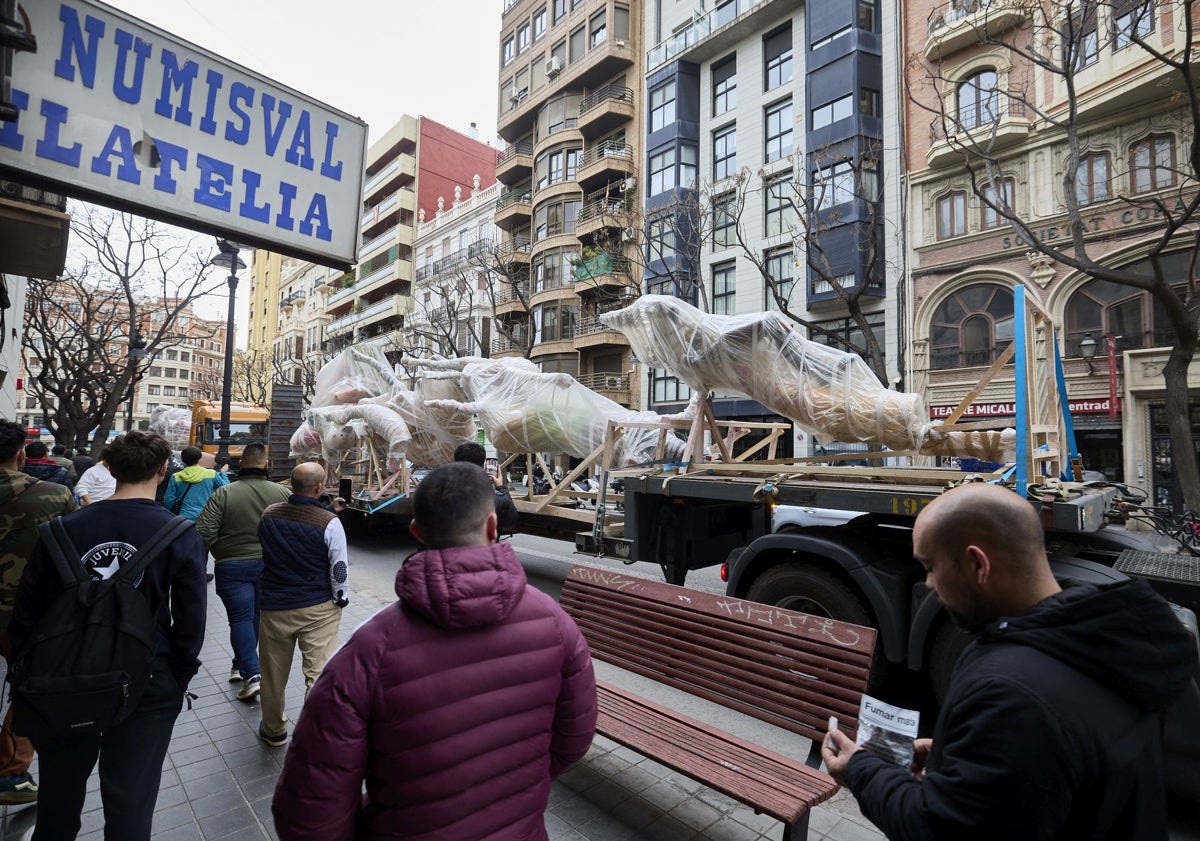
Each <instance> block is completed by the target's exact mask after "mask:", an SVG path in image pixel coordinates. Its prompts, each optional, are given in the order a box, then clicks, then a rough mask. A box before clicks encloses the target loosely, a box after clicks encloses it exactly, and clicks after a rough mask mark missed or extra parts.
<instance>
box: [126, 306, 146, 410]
mask: <svg viewBox="0 0 1200 841" xmlns="http://www.w3.org/2000/svg"><path fill="white" fill-rule="evenodd" d="M145 358H146V340H145V339H143V338H142V333H141V331H140V330H138V328H137V325H136V324H135V325H134V327H133V331H132V333H131V334H130V337H129V367H130V369H131V370H130V373H129V381H130V382H129V402H128V403H126V404H125V431H126V432H132V431H133V401H134V399H135V398H136V397H137V387H138V382H140V381H141V374H140V372H139V370H138V362H140V361H141V360H143V359H145Z"/></svg>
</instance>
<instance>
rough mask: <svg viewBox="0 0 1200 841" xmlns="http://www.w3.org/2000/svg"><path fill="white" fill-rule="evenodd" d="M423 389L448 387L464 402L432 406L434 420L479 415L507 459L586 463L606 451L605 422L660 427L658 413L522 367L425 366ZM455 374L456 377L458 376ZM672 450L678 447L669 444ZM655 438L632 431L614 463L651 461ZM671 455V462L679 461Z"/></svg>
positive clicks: (486, 362)
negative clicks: (542, 456)
mask: <svg viewBox="0 0 1200 841" xmlns="http://www.w3.org/2000/svg"><path fill="white" fill-rule="evenodd" d="M428 367H430V368H433V369H434V370H433V371H430V372H429V373H427V374H426V375H425V376H424V378H423V379H422V383H424V384H426V385H427V386H428V387H430V388H435V387H436V385H435V384H436V383H439V382H443V381H447V380H449V381H450V382H452V383H456V384H457V385H458V386H459V387H460V388H461V390H462V392H463V396H464V397H465V398H466V399H465V400H461V399H454V398H434V399H429V400H426V401H425V405H426V406H427V407H429V408H430V409H431V410H434V411H437V412H446V411H449V412H458V413H461V414H462V415H463V416H466V417H469V416H470V415H472V414H474V415H476V416H477V417H478V418H479V422H480V423H481V424H482V425H483V429H484V432H485V433H486V434H487V437H488V438H489V439H490V440H491V442H492V444H493V445H495V447H496V449H498V450H500V451H502V452H508V453H567V454H569V455H572V456H575V457H576V458H586V457H587V456H589V455H591V454H592V453H593V452H594V451H595V450H596V449H597V448H598V447H599V446H600V445H601V444H603V443H604V439H605V436H606V435H607V432H608V421H610V420H613V421H618V422H630V421H659V420H661V416H660V415H658V414H657V413H655V412H635V411H632V410H630V409H626V408H625V407H623V406H621V405H620V404H619V403H615V402H614V401H612V400H609V399H608V398H607V397H604V396H602V395H600V394H597V393H596V392H594V391H592V390H591V389H589V388H587V387H585V386H584V385H582V384H581V383H580V382H579V381H578V380H576V379H575V378H574V377H572V376H570V375H568V374H546V373H542V372H540V371H538V370H537V367H536V366H534V365H533V364H532V363H530V362H528V361H527V360H524V359H514V358H504V359H461V360H447V361H445V362H438V363H435V364H433V365H430V366H428ZM455 369H457V370H455ZM670 439H671V441H672V442H673V446H674V448H675V449H677V450H680V451H681V450H682V445H681V442H678V439H674V437H673V436H670ZM657 443H658V431H657V430H651V429H630V430H628V431H626V433H625V435H624V436H622V438H621V439H620V440H619V442H618V444H617V447H618V449H617V451H616V452H615V453H614V456H613V461H614V463H615V464H616V465H627V464H636V463H639V462H643V461H647V460H649V459H651V458H653V453H654V449H655V447H656V445H657ZM677 454H678V453H676V452H672V453H670V454H669V455H677Z"/></svg>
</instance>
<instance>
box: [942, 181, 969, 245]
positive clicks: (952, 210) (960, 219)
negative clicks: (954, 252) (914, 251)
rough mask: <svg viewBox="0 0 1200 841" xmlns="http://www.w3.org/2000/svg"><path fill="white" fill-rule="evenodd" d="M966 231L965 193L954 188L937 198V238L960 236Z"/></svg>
mask: <svg viewBox="0 0 1200 841" xmlns="http://www.w3.org/2000/svg"><path fill="white" fill-rule="evenodd" d="M966 232H967V194H966V193H964V192H962V191H960V190H955V191H954V192H952V193H947V194H946V195H944V196H942V197H941V198H940V199H938V200H937V238H938V239H949V238H950V237H960V236H962V235H963V234H965V233H966Z"/></svg>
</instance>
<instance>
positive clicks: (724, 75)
mask: <svg viewBox="0 0 1200 841" xmlns="http://www.w3.org/2000/svg"><path fill="white" fill-rule="evenodd" d="M712 84H713V115H714V116H715V115H717V114H724V113H725V112H726V111H728V110H729V109H730V108H733V107H734V106H735V105H737V56H731V57H729V58H727V59H726V60H725V61H722V62H721V63H720V64H714V65H713V68H712Z"/></svg>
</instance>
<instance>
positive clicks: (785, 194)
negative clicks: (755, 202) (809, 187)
mask: <svg viewBox="0 0 1200 841" xmlns="http://www.w3.org/2000/svg"><path fill="white" fill-rule="evenodd" d="M763 193H764V197H763V199H764V201H763V204H764V213H763V215H764V217H765V219H766V236H769V237H771V236H775V235H776V234H782V233H787V232H788V231H790V230H791V229H792V224H793V222H795V219H796V207H795V204H794V203H793V201H792V179H791V177H790V176H789V177H785V178H776V179H774V180H773V181H768V182H767V183H766V184H765V185H764V189H763Z"/></svg>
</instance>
